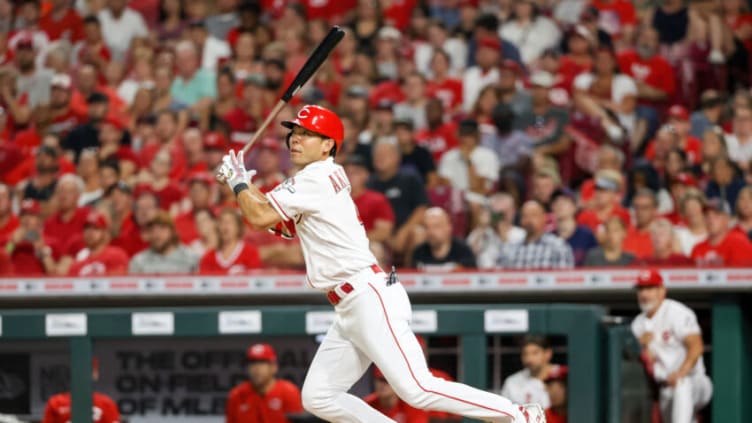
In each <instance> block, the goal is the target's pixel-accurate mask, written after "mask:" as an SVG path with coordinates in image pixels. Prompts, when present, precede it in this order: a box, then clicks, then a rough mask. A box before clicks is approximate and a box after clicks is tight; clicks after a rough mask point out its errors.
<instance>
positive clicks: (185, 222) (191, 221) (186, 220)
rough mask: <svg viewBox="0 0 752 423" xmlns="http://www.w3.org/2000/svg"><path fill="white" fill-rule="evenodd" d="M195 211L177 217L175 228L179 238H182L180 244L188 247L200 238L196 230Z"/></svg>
mask: <svg viewBox="0 0 752 423" xmlns="http://www.w3.org/2000/svg"><path fill="white" fill-rule="evenodd" d="M194 211H195V210H188V211H187V212H184V213H180V214H179V215H177V217H175V228H177V230H178V238H180V242H182V243H183V244H186V245H188V244H190V243H191V242H193V241H195V240H197V239H199V238H200V236H199V234H198V229H197V228H196V219H195V216H194V215H193V213H194Z"/></svg>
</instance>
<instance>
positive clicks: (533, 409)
mask: <svg viewBox="0 0 752 423" xmlns="http://www.w3.org/2000/svg"><path fill="white" fill-rule="evenodd" d="M522 407H523V408H524V409H525V417H527V423H546V413H544V412H543V408H541V406H540V404H524V405H523V406H522Z"/></svg>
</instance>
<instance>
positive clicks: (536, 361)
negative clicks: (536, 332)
mask: <svg viewBox="0 0 752 423" xmlns="http://www.w3.org/2000/svg"><path fill="white" fill-rule="evenodd" d="M550 361H551V350H547V349H545V348H543V347H541V346H540V345H537V344H527V345H525V346H524V347H522V365H523V366H525V368H526V369H529V370H530V371H531V372H532V373H533V374H537V373H539V372H540V371H541V370H542V369H543V366H545V365H546V364H548V363H549V362H550Z"/></svg>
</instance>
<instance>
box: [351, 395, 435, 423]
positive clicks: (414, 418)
mask: <svg viewBox="0 0 752 423" xmlns="http://www.w3.org/2000/svg"><path fill="white" fill-rule="evenodd" d="M363 401H365V402H366V403H367V404H368V405H370V406H371V407H373V408H374V409H376V410H377V411H378V412H379V413H381V414H383V415H385V416H387V417H389V418H390V419H392V420H394V421H396V422H397V423H428V412H426V411H424V410H420V409H417V408H413V407H411V406H409V405H408V404H407V403H406V402H405V401H402V400H401V399H397V405H395V406H394V407H392V408H390V409H388V410H387V409H385V408H384V407H382V405H381V404H380V403H379V397H378V396H377V395H376V394H375V393H374V394H370V395H368V396H367V397H365V398H364V399H363Z"/></svg>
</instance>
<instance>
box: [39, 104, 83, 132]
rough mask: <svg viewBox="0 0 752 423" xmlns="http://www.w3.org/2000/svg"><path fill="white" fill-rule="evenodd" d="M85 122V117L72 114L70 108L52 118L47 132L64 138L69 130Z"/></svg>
mask: <svg viewBox="0 0 752 423" xmlns="http://www.w3.org/2000/svg"><path fill="white" fill-rule="evenodd" d="M84 122H86V117H84V116H82V115H79V114H78V113H76V112H74V111H73V109H71V108H70V107H68V108H66V109H65V110H63V111H61V112H59V113H58V114H57V115H56V116H53V117H52V122H51V123H50V126H49V128H48V131H50V132H52V133H53V134H55V135H59V136H61V137H64V136H65V135H66V134H68V132H70V131H71V129H73V128H75V127H76V126H78V125H81V124H82V123H84Z"/></svg>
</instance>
